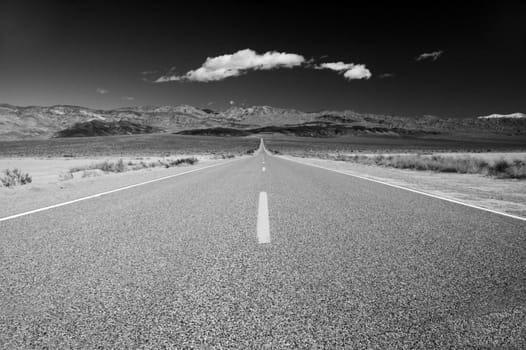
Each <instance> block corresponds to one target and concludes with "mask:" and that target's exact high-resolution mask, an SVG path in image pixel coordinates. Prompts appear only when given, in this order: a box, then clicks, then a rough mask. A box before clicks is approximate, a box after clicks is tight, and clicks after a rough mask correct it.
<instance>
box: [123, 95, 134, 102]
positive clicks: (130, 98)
mask: <svg viewBox="0 0 526 350" xmlns="http://www.w3.org/2000/svg"><path fill="white" fill-rule="evenodd" d="M122 99H123V100H125V101H133V100H135V97H133V96H122Z"/></svg>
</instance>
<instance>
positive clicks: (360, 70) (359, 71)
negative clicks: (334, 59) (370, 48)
mask: <svg viewBox="0 0 526 350" xmlns="http://www.w3.org/2000/svg"><path fill="white" fill-rule="evenodd" d="M343 76H344V77H345V78H347V79H348V80H355V79H369V78H371V77H372V76H373V75H372V74H371V71H370V70H369V69H367V67H366V66H365V64H357V65H355V66H354V67H352V68H351V69H349V70H348V71H346V72H345V73H343Z"/></svg>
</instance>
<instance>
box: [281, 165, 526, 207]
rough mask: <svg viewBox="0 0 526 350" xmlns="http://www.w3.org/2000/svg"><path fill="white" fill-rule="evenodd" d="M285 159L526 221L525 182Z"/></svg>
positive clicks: (480, 176)
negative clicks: (444, 198) (494, 211)
mask: <svg viewBox="0 0 526 350" xmlns="http://www.w3.org/2000/svg"><path fill="white" fill-rule="evenodd" d="M281 157H282V158H286V159H292V160H296V161H299V162H302V163H305V164H312V165H318V166H323V167H326V168H329V169H334V170H339V171H345V172H348V173H350V174H355V175H360V176H365V177H368V178H371V179H374V180H379V181H383V182H387V183H390V184H393V185H398V186H404V187H407V188H411V189H414V190H418V191H423V192H427V193H430V194H434V195H438V196H443V197H447V198H451V199H455V200H459V201H462V202H465V203H468V204H473V205H477V206H480V207H484V208H488V209H492V210H498V211H503V212H505V213H509V214H513V215H518V216H522V217H526V186H525V182H524V181H521V180H513V179H496V178H492V177H488V176H482V175H472V174H451V173H435V172H431V171H414V170H403V169H394V168H384V167H380V166H371V165H363V164H356V163H350V162H341V161H334V160H327V159H319V158H301V157H292V156H285V155H283V156H281Z"/></svg>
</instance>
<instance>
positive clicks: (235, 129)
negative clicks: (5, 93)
mask: <svg viewBox="0 0 526 350" xmlns="http://www.w3.org/2000/svg"><path fill="white" fill-rule="evenodd" d="M519 115H521V116H522V117H518V116H519ZM152 132H165V133H186V134H201V135H222V136H226V135H248V134H251V133H252V134H253V133H262V132H265V133H269V132H271V133H284V134H293V135H299V136H314V137H330V136H338V135H343V134H355V133H360V134H364V133H366V134H389V135H405V134H410V135H418V134H428V133H431V134H441V133H464V132H466V133H471V132H478V133H489V134H500V135H523V134H526V118H524V114H521V113H516V114H513V115H510V116H506V115H501V117H498V118H497V117H494V115H491V116H487V117H473V118H440V117H436V116H430V115H424V116H416V117H405V116H393V115H378V114H367V113H357V112H354V111H349V110H347V111H318V112H303V111H299V110H295V109H284V108H276V107H270V106H253V107H236V106H234V107H231V108H229V109H227V110H225V111H214V110H211V109H206V108H197V107H193V106H189V105H179V106H140V107H125V108H116V109H111V110H101V109H92V108H86V107H79V106H69V105H56V106H49V107H42V106H28V107H19V106H13V105H9V104H0V140H2V141H6V140H20V139H33V138H36V139H45V138H52V137H71V136H98V135H114V134H136V133H152Z"/></svg>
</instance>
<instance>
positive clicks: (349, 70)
mask: <svg viewBox="0 0 526 350" xmlns="http://www.w3.org/2000/svg"><path fill="white" fill-rule="evenodd" d="M315 68H316V69H330V70H333V71H336V72H338V73H341V74H343V76H344V77H345V78H346V79H348V80H360V79H369V78H371V77H372V73H371V71H370V70H369V69H368V68H367V67H366V66H365V64H354V63H344V62H341V61H340V62H327V63H321V64H319V65H317V66H316V67H315Z"/></svg>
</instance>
